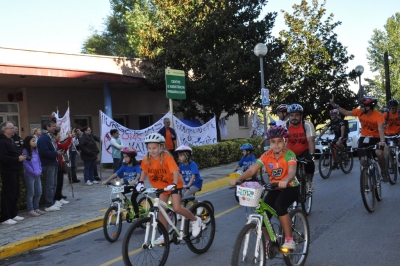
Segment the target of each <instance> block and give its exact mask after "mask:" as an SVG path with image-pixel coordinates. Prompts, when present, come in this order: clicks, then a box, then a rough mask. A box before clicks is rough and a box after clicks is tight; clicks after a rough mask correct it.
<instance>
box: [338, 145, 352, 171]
mask: <svg viewBox="0 0 400 266" xmlns="http://www.w3.org/2000/svg"><path fill="white" fill-rule="evenodd" d="M353 163H354V160H353V154H352V153H351V152H350V151H345V152H344V153H343V154H342V158H341V160H340V169H342V172H343V173H345V174H349V173H350V172H351V170H352V169H353Z"/></svg>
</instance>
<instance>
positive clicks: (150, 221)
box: [122, 188, 215, 265]
mask: <svg viewBox="0 0 400 266" xmlns="http://www.w3.org/2000/svg"><path fill="white" fill-rule="evenodd" d="M162 192H164V189H156V188H147V189H146V190H145V191H144V194H145V195H146V197H147V196H148V194H149V193H155V194H156V197H155V198H154V207H153V208H152V209H151V211H150V212H149V214H148V216H147V217H145V218H141V219H139V220H137V221H136V222H135V223H133V224H132V226H131V227H130V228H129V229H128V232H127V233H126V235H125V238H124V242H123V245H122V256H123V259H124V263H125V265H164V264H165V263H166V261H167V259H168V255H169V248H170V243H171V242H173V243H174V244H176V245H178V244H179V243H180V242H181V241H185V242H186V244H187V245H188V247H189V249H190V250H191V251H192V252H194V253H197V254H201V253H204V252H206V251H207V250H208V249H209V248H210V247H211V245H212V243H213V240H214V235H215V218H214V212H213V210H212V209H211V207H210V205H208V204H207V203H205V202H198V203H196V204H194V205H193V206H192V207H191V208H190V211H191V212H192V213H193V215H195V216H198V217H200V219H201V221H202V225H201V232H200V234H199V235H198V236H196V237H193V236H192V234H191V228H190V226H189V222H190V221H189V220H188V219H186V217H184V216H183V217H182V221H181V226H180V229H178V228H177V227H176V226H175V225H174V224H173V222H172V221H171V219H169V217H168V215H167V210H170V211H173V210H172V208H171V207H170V206H168V205H167V203H165V202H164V201H162V200H160V198H159V196H160V194H161V193H162ZM198 208H202V212H201V214H199V215H198V214H197V210H198ZM160 212H161V215H164V217H165V219H166V220H167V223H168V224H169V225H170V226H171V229H170V230H168V228H165V227H164V225H163V224H162V223H160V222H159V220H158V215H159V213H160ZM142 228H144V229H145V230H143V229H142ZM160 235H162V236H163V238H164V240H165V241H164V243H163V244H159V245H157V244H155V240H156V239H157V238H158V237H159V236H160Z"/></svg>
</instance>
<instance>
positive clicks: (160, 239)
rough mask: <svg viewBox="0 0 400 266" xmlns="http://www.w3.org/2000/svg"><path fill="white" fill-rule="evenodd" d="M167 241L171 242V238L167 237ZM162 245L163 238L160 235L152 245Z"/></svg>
mask: <svg viewBox="0 0 400 266" xmlns="http://www.w3.org/2000/svg"><path fill="white" fill-rule="evenodd" d="M169 241H171V236H169ZM161 244H164V236H163V235H160V236H159V237H158V238H157V239H156V240H155V241H154V245H161Z"/></svg>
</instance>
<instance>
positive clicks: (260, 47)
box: [254, 43, 268, 134]
mask: <svg viewBox="0 0 400 266" xmlns="http://www.w3.org/2000/svg"><path fill="white" fill-rule="evenodd" d="M267 52H268V48H267V46H266V45H265V44H263V43H258V44H257V45H256V46H255V47H254V54H255V55H256V56H258V57H259V58H260V72H261V92H262V91H263V89H265V84H264V63H263V57H264V56H265V55H266V54H267ZM263 116H264V134H265V133H266V132H267V114H266V111H265V105H264V104H263Z"/></svg>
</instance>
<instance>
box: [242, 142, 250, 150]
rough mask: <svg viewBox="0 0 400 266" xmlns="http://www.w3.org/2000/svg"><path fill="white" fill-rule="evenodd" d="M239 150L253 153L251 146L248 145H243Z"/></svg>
mask: <svg viewBox="0 0 400 266" xmlns="http://www.w3.org/2000/svg"><path fill="white" fill-rule="evenodd" d="M240 150H242V151H243V150H245V151H253V145H251V144H250V143H245V144H243V145H242V146H240Z"/></svg>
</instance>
